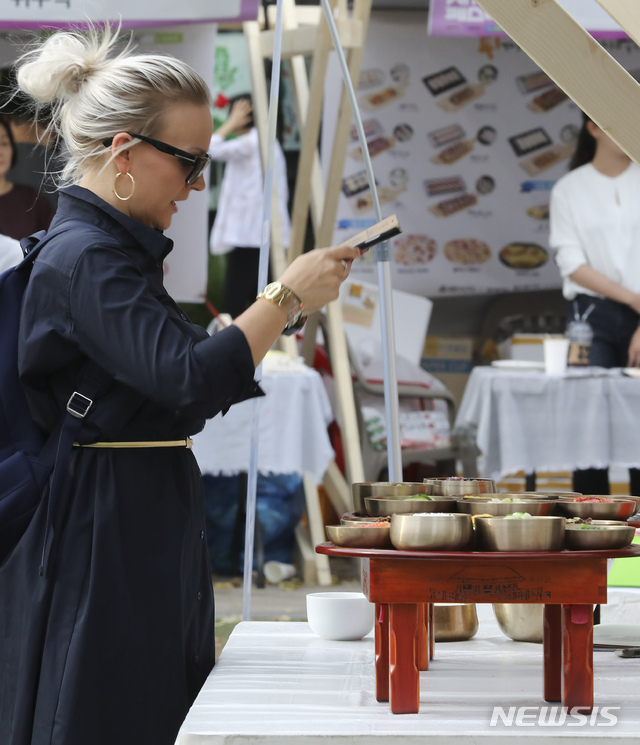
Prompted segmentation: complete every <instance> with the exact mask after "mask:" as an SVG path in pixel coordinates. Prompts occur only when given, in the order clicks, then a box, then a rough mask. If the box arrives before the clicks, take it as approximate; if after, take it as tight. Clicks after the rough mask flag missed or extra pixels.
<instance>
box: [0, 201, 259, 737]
mask: <svg viewBox="0 0 640 745" xmlns="http://www.w3.org/2000/svg"><path fill="white" fill-rule="evenodd" d="M68 219H73V220H80V221H82V222H83V223H85V224H86V227H82V228H78V227H76V228H72V229H71V230H69V231H68V232H66V233H63V234H61V235H60V236H58V237H56V238H53V239H52V240H51V241H50V243H49V244H48V245H47V246H45V248H44V249H43V251H42V253H41V255H40V256H39V257H38V259H37V260H36V262H35V265H34V269H33V274H32V277H31V280H30V283H29V287H28V290H27V294H26V295H25V300H24V306H23V313H22V320H21V332H20V351H19V367H20V373H21V379H22V381H23V384H24V387H25V391H26V393H27V397H28V401H29V405H30V407H31V409H32V413H33V416H34V418H35V419H36V421H37V422H38V423H39V425H40V426H41V427H42V428H43V429H44V430H46V431H51V430H52V429H53V428H54V427H55V425H56V423H57V422H58V420H59V419H60V418H61V417H62V412H63V411H64V405H65V404H66V401H67V400H68V398H69V396H70V394H71V392H72V391H73V388H74V381H75V376H76V372H77V370H78V369H79V367H80V366H81V365H82V363H83V361H84V360H85V359H86V358H87V357H89V358H91V359H93V360H94V361H95V362H97V363H98V364H99V365H101V366H102V367H103V368H104V369H105V370H106V371H107V372H108V373H109V375H110V376H112V377H113V382H112V383H111V385H110V386H109V387H108V389H107V391H106V392H105V394H104V395H103V396H102V398H100V399H99V400H98V401H97V402H96V403H95V405H94V407H93V409H92V410H91V411H90V412H89V414H88V416H87V419H86V421H85V423H84V424H83V428H82V430H81V433H80V435H79V437H78V439H79V441H80V442H82V443H84V444H87V443H90V442H95V441H99V440H112V441H118V440H120V441H130V440H173V439H178V438H185V437H186V436H188V435H192V434H194V433H196V432H198V431H200V430H201V429H202V427H203V426H204V421H205V419H206V418H207V417H211V416H214V415H215V414H216V413H218V412H219V411H221V410H226V409H227V408H228V407H229V406H230V405H231V404H233V403H235V402H236V401H240V400H243V399H245V398H248V397H251V396H254V395H260V390H259V388H258V387H257V385H256V384H255V382H254V381H253V373H254V368H253V363H252V359H251V353H250V349H249V346H248V344H247V342H246V339H245V337H244V335H243V334H242V332H241V331H240V330H239V329H237V328H236V327H231V328H229V329H226V330H224V331H223V332H220V333H219V334H216V335H215V336H214V337H209V336H208V335H207V333H206V332H205V331H204V330H203V329H201V328H199V327H198V326H195V325H193V324H191V323H190V322H189V320H188V319H187V317H186V316H185V314H184V313H183V312H182V311H181V310H180V308H179V307H178V306H177V305H176V304H175V303H174V302H173V300H172V299H171V298H170V297H169V295H168V294H167V292H166V291H165V289H164V286H163V259H164V257H165V256H166V255H167V253H168V252H169V251H170V250H171V248H172V242H171V241H170V240H169V239H167V238H166V237H165V236H164V235H163V234H162V233H161V232H159V231H156V230H153V229H151V228H149V227H147V226H145V225H142V224H141V223H139V222H137V221H135V220H133V219H131V218H129V217H127V216H125V215H124V214H122V213H120V212H119V211H118V210H116V209H114V208H112V207H111V206H109V205H108V204H106V203H105V202H103V201H102V200H101V199H99V198H98V197H96V196H95V195H94V194H93V193H91V192H89V191H87V190H85V189H83V188H81V187H77V186H70V187H67V188H65V189H63V190H62V192H61V194H60V199H59V205H58V211H57V213H56V217H55V218H54V222H53V224H52V227H56V226H57V225H60V224H62V223H63V222H64V221H65V220H68ZM51 519H52V524H53V539H52V540H53V550H52V554H51V560H50V564H49V569H48V574H47V576H46V577H44V578H43V577H40V576H39V572H38V569H39V564H40V555H41V553H42V548H43V540H44V533H45V526H46V524H47V520H48V518H47V495H46V494H45V495H43V501H42V503H41V505H40V506H39V508H38V510H37V512H36V514H35V516H34V518H33V520H32V522H31V524H30V526H29V528H28V530H27V532H26V533H25V535H24V536H23V538H22V539H21V541H20V543H19V544H18V545H17V547H16V548H15V549H14V551H13V552H12V553H11V554H10V556H9V557H8V558H7V560H6V561H5V563H4V564H3V565H2V567H0V743H2V745H89V744H90V745H173V743H174V740H175V737H176V734H177V731H178V729H179V727H180V724H181V723H182V721H183V719H184V717H185V715H186V713H187V711H188V709H189V707H190V705H191V704H192V702H193V700H194V698H195V697H196V695H197V693H198V691H199V689H200V687H201V686H202V684H203V682H204V680H205V678H206V676H207V675H208V673H209V671H210V670H211V668H212V666H213V664H214V624H213V592H212V586H211V578H210V570H209V563H208V555H207V546H206V540H205V534H204V514H203V493H202V485H201V479H200V472H199V469H198V466H197V463H196V461H195V459H194V457H193V455H192V453H191V451H190V450H188V449H187V448H184V447H183V448H178V447H172V448H148V449H97V448H95V449H92V448H86V449H82V448H74V449H73V453H72V457H71V464H70V467H69V477H68V479H67V484H66V487H65V493H64V497H63V500H62V504H60V505H59V506H58V509H57V514H55V515H53V516H52V517H51Z"/></svg>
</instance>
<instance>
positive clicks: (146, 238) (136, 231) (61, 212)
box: [51, 184, 173, 261]
mask: <svg viewBox="0 0 640 745" xmlns="http://www.w3.org/2000/svg"><path fill="white" fill-rule="evenodd" d="M58 193H59V198H58V210H57V212H56V215H55V217H54V218H53V222H52V223H51V227H52V228H53V227H56V226H57V225H58V224H59V223H61V222H63V221H64V220H66V219H71V218H73V219H74V220H77V219H80V220H86V222H88V223H90V224H91V225H95V226H96V227H98V228H100V229H101V230H104V231H105V232H108V233H113V234H114V236H115V237H117V238H121V239H122V240H127V239H128V240H131V238H133V239H134V240H135V241H136V243H138V244H139V245H140V246H141V247H142V248H143V249H145V251H147V252H148V253H149V254H151V256H153V258H154V259H156V260H158V261H160V260H162V259H164V258H165V257H166V256H167V255H168V254H169V252H170V251H171V250H172V249H173V241H172V240H171V239H170V238H167V237H166V236H165V235H164V233H163V232H162V231H161V230H156V229H155V228H150V227H149V226H148V225H144V223H141V222H140V221H139V220H135V219H134V218H133V217H129V216H128V215H125V214H124V212H120V210H118V209H116V208H115V207H113V206H112V205H110V204H109V203H108V202H105V201H104V199H101V198H100V197H99V196H98V195H97V194H94V193H93V192H92V191H90V190H89V189H85V188H84V187H82V186H76V185H73V184H69V185H67V186H62V187H60V190H59V192H58Z"/></svg>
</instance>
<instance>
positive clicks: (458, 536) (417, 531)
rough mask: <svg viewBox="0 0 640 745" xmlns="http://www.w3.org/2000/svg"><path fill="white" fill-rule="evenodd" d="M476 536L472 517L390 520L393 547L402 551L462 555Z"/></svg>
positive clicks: (423, 516)
mask: <svg viewBox="0 0 640 745" xmlns="http://www.w3.org/2000/svg"><path fill="white" fill-rule="evenodd" d="M472 536H473V526H472V524H471V515H460V514H456V513H430V514H419V515H398V514H395V515H392V516H391V543H393V545H394V546H395V548H397V549H398V550H400V551H463V550H464V549H466V548H467V547H468V546H469V543H470V542H471V538H472Z"/></svg>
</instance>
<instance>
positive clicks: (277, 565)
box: [263, 561, 296, 585]
mask: <svg viewBox="0 0 640 745" xmlns="http://www.w3.org/2000/svg"><path fill="white" fill-rule="evenodd" d="M263 569H264V576H265V577H266V579H267V582H271V584H274V585H277V584H278V582H284V581H285V580H287V579H291V577H293V576H294V575H295V573H296V568H295V566H294V565H293V564H284V563H283V562H281V561H266V562H265V564H264V567H263Z"/></svg>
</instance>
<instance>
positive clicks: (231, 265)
mask: <svg viewBox="0 0 640 745" xmlns="http://www.w3.org/2000/svg"><path fill="white" fill-rule="evenodd" d="M259 268H260V249H259V248H254V247H252V246H248V247H247V246H238V247H237V248H234V249H233V250H232V251H231V252H230V253H228V254H227V272H226V274H225V280H224V292H223V297H222V308H221V312H222V313H229V314H230V316H231V317H232V318H237V317H238V316H239V315H240V314H241V313H244V311H245V310H246V309H247V308H248V307H249V306H250V305H252V304H253V303H254V301H255V299H256V295H257V294H258V270H259ZM269 274H270V273H269ZM270 281H271V280H270V279H267V282H270ZM260 289H262V288H260Z"/></svg>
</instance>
